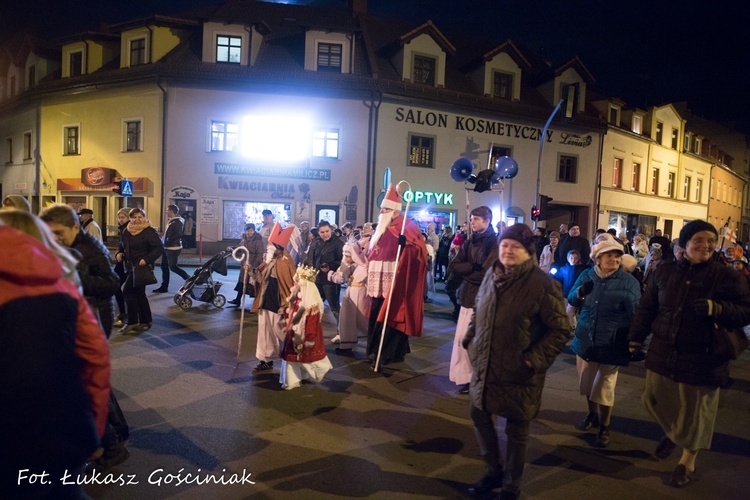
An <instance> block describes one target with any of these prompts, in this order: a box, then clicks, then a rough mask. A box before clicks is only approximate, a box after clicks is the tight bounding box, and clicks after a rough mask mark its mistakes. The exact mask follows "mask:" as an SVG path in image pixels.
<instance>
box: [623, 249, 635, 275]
mask: <svg viewBox="0 0 750 500" xmlns="http://www.w3.org/2000/svg"><path fill="white" fill-rule="evenodd" d="M621 265H622V268H623V269H625V271H626V272H629V273H632V272H633V271H635V266H637V265H638V259H636V258H635V257H633V256H632V255H628V254H624V255H623V256H622V263H621Z"/></svg>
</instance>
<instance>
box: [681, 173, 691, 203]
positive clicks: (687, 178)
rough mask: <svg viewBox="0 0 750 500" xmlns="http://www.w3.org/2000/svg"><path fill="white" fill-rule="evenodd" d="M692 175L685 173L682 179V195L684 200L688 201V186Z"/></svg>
mask: <svg viewBox="0 0 750 500" xmlns="http://www.w3.org/2000/svg"><path fill="white" fill-rule="evenodd" d="M692 181H693V179H692V177H690V176H689V175H686V176H685V178H684V179H683V180H682V197H683V199H685V200H686V201H690V188H691V184H692Z"/></svg>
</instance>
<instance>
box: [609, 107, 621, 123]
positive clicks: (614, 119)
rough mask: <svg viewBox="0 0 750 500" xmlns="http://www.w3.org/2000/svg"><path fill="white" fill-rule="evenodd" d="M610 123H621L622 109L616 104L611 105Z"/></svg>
mask: <svg viewBox="0 0 750 500" xmlns="http://www.w3.org/2000/svg"><path fill="white" fill-rule="evenodd" d="M609 123H610V125H615V126H617V125H619V124H620V110H619V109H618V108H617V107H616V106H610V107H609Z"/></svg>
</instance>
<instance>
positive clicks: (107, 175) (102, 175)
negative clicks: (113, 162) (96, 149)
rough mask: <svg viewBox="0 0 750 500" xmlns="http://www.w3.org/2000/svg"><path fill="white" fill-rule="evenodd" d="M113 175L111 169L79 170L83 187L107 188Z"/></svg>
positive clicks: (90, 168)
mask: <svg viewBox="0 0 750 500" xmlns="http://www.w3.org/2000/svg"><path fill="white" fill-rule="evenodd" d="M113 177H114V173H113V172H112V169H111V168H104V167H88V168H84V169H81V183H82V184H83V185H84V186H92V187H93V186H108V185H109V184H111V183H112V178H113Z"/></svg>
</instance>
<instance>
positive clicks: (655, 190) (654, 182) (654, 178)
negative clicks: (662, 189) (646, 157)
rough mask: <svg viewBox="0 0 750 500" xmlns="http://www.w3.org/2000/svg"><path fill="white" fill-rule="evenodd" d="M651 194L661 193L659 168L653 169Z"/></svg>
mask: <svg viewBox="0 0 750 500" xmlns="http://www.w3.org/2000/svg"><path fill="white" fill-rule="evenodd" d="M651 194H656V195H658V194H659V169H658V168H655V169H653V170H652V171H651Z"/></svg>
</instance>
